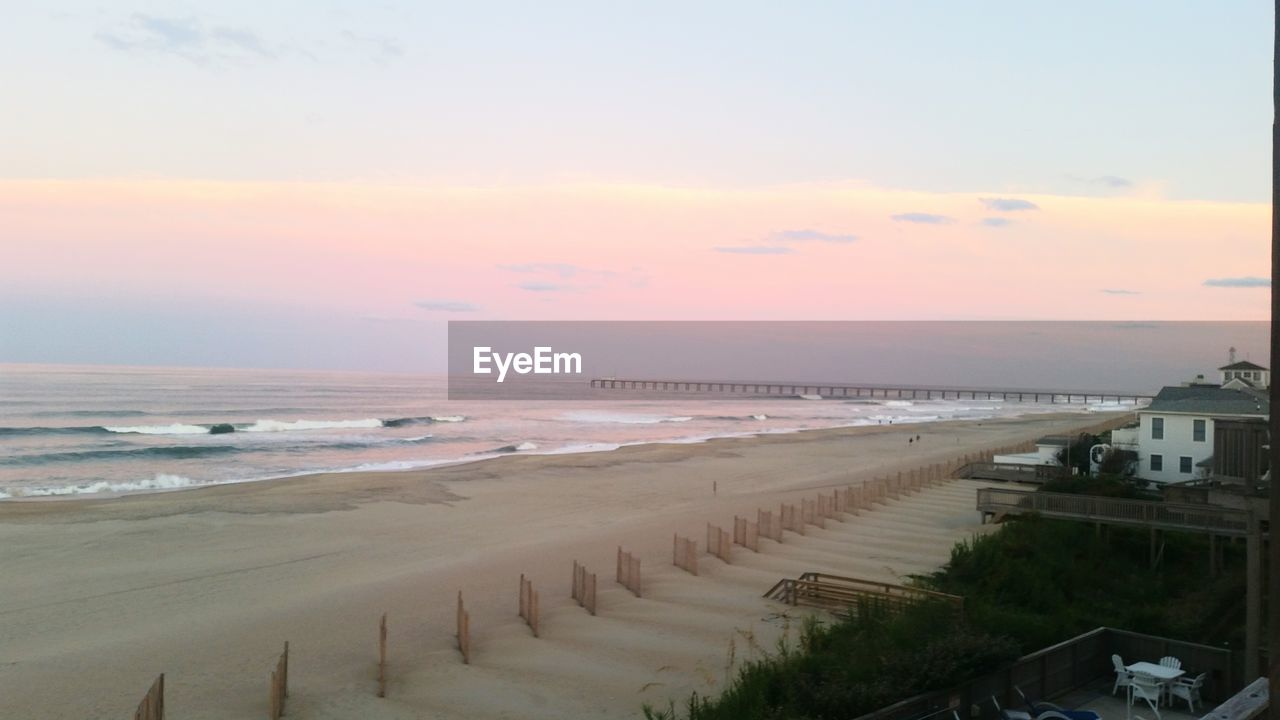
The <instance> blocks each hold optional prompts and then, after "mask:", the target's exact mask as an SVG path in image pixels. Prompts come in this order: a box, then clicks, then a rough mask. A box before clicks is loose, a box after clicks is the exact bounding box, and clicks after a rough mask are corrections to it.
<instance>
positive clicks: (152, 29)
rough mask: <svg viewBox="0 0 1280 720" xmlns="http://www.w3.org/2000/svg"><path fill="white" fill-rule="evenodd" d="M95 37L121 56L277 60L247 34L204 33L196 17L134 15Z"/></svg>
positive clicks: (222, 29) (230, 30)
mask: <svg viewBox="0 0 1280 720" xmlns="http://www.w3.org/2000/svg"><path fill="white" fill-rule="evenodd" d="M95 37H96V38H97V40H98V42H101V43H102V44H104V45H106V46H107V47H110V48H112V49H114V50H119V51H121V52H139V53H152V54H163V55H176V56H178V57H180V58H183V59H185V60H188V61H190V62H193V63H196V64H197V65H205V64H210V63H218V62H243V61H246V60H258V61H260V60H271V59H274V58H275V57H276V53H275V51H273V50H272V49H270V48H269V47H268V46H267V44H266V43H265V42H263V40H262V38H260V37H258V35H257V34H255V33H254V32H252V31H250V30H246V29H244V28H235V27H229V26H225V25H218V26H214V27H212V28H209V29H206V28H205V26H204V23H202V22H201V21H200V20H199V19H198V18H195V17H185V18H173V17H161V16H158V15H145V14H143V13H134V14H133V15H131V16H130V18H129V21H128V22H127V23H125V25H124V26H123V27H122V28H120V29H118V30H117V31H112V32H107V31H103V32H99V33H98V34H97V35H96V36H95Z"/></svg>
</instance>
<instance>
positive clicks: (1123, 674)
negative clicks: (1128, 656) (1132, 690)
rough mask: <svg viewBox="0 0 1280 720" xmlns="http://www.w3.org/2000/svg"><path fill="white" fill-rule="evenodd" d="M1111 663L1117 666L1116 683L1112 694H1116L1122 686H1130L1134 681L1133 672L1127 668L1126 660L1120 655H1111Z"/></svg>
mask: <svg viewBox="0 0 1280 720" xmlns="http://www.w3.org/2000/svg"><path fill="white" fill-rule="evenodd" d="M1111 664H1112V665H1114V666H1115V668H1116V684H1115V686H1114V687H1112V688H1111V694H1112V695H1115V694H1116V691H1117V690H1119V689H1120V688H1127V687H1129V684H1130V683H1131V682H1132V681H1133V673H1131V672H1129V671H1128V670H1126V669H1125V667H1124V660H1121V659H1120V656H1119V655H1112V656H1111Z"/></svg>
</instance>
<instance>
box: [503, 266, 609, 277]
mask: <svg viewBox="0 0 1280 720" xmlns="http://www.w3.org/2000/svg"><path fill="white" fill-rule="evenodd" d="M498 269H499V270H506V271H508V272H514V273H549V274H552V275H558V276H559V277H562V278H566V279H568V278H571V277H573V276H574V275H577V274H579V273H593V274H598V275H612V274H613V273H612V272H609V271H608V270H583V269H582V268H580V267H578V266H577V265H571V264H569V263H519V264H516V265H499V266H498Z"/></svg>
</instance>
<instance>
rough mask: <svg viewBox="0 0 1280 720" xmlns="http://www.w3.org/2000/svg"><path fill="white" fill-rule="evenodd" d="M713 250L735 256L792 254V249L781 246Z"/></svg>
mask: <svg viewBox="0 0 1280 720" xmlns="http://www.w3.org/2000/svg"><path fill="white" fill-rule="evenodd" d="M713 249H714V250H715V251H716V252H721V253H732V254H735V255H789V254H791V252H792V251H791V248H789V247H783V246H781V245H719V246H717V247H715V248H713Z"/></svg>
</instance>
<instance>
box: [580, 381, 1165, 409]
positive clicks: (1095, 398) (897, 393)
mask: <svg viewBox="0 0 1280 720" xmlns="http://www.w3.org/2000/svg"><path fill="white" fill-rule="evenodd" d="M591 387H592V388H593V389H597V390H639V391H648V392H668V393H691V392H692V393H718V394H739V395H772V396H779V397H785V396H791V397H795V396H801V395H811V396H812V395H817V396H821V397H832V398H860V397H866V398H890V399H897V400H934V399H938V400H1005V401H1016V402H1037V403H1039V402H1046V403H1084V404H1088V403H1091V402H1098V403H1103V402H1109V401H1113V402H1117V403H1119V402H1124V401H1128V402H1132V403H1138V402H1141V401H1149V400H1151V399H1152V398H1153V397H1154V396H1153V395H1150V394H1144V393H1134V392H1126V391H1117V390H1089V391H1084V390H1045V389H1030V390H1029V389H1026V388H957V387H938V386H923V385H921V386H910V385H872V384H857V383H855V384H831V383H776V382H722V381H712V382H707V381H697V380H643V379H623V378H595V379H593V380H591Z"/></svg>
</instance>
